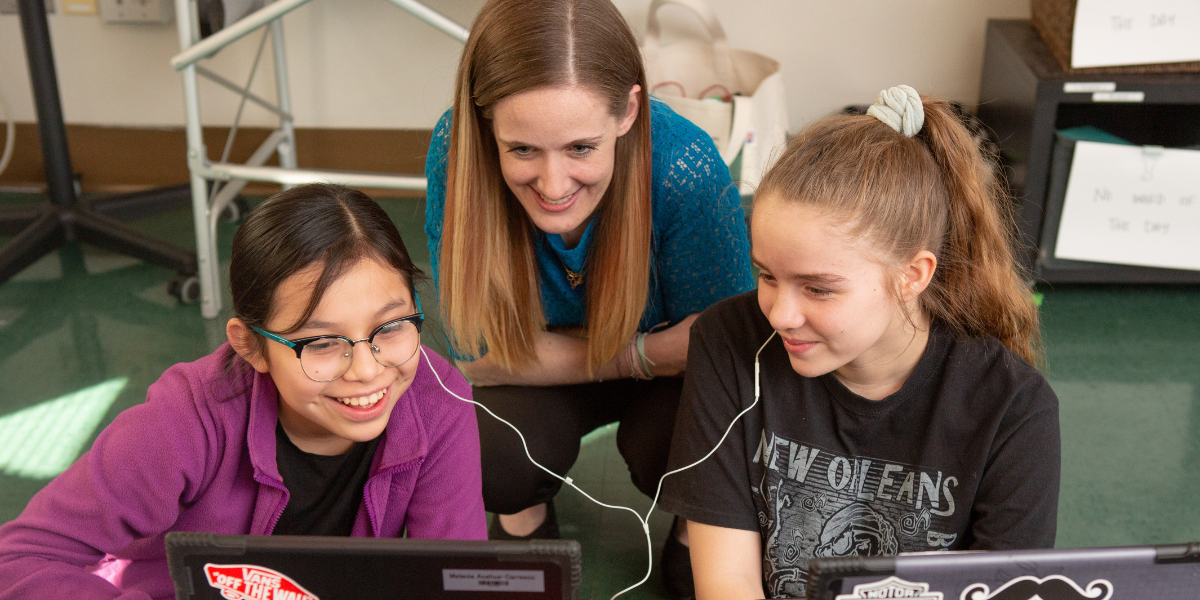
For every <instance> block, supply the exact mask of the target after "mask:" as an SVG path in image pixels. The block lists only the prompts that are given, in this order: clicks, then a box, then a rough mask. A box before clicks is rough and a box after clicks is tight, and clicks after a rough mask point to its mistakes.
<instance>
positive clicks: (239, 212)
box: [221, 196, 250, 223]
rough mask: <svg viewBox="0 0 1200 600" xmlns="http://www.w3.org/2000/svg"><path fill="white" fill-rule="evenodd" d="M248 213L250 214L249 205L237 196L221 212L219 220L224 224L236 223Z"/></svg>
mask: <svg viewBox="0 0 1200 600" xmlns="http://www.w3.org/2000/svg"><path fill="white" fill-rule="evenodd" d="M248 212H250V203H249V202H247V201H246V199H245V198H243V197H241V196H238V197H236V198H234V199H233V202H230V203H229V204H228V205H226V206H225V209H224V210H222V211H221V220H222V221H225V222H226V223H237V222H238V221H241V220H242V217H244V216H245V215H246V213H248Z"/></svg>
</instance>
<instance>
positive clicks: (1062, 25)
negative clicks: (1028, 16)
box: [1032, 0, 1200, 74]
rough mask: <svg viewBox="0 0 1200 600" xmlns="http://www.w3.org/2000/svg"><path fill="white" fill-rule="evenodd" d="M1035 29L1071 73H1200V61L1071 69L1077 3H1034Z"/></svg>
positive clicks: (1043, 0) (1063, 0)
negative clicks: (1072, 38) (1072, 39)
mask: <svg viewBox="0 0 1200 600" xmlns="http://www.w3.org/2000/svg"><path fill="white" fill-rule="evenodd" d="M1032 2H1033V5H1032V8H1033V10H1032V13H1033V26H1034V27H1035V28H1036V29H1037V30H1038V33H1040V34H1041V35H1042V39H1043V40H1045V42H1046V45H1047V46H1049V47H1050V52H1051V53H1052V54H1054V58H1056V59H1058V64H1059V66H1061V67H1062V69H1063V71H1066V72H1067V73H1080V74H1088V73H1097V74H1099V73H1200V62H1184V63H1163V64H1157V65H1130V66H1125V67H1090V68H1087V69H1072V68H1071V35H1072V32H1073V31H1074V30H1075V0H1032Z"/></svg>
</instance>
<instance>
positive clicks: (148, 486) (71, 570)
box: [0, 345, 487, 600]
mask: <svg viewBox="0 0 1200 600" xmlns="http://www.w3.org/2000/svg"><path fill="white" fill-rule="evenodd" d="M428 352H429V359H430V361H432V363H433V368H435V369H437V372H438V374H440V375H441V378H442V381H444V382H445V383H446V386H447V387H449V388H450V389H451V390H454V392H455V393H456V394H458V395H460V396H462V397H464V398H470V397H471V396H469V394H470V393H471V387H470V386H469V385H468V384H467V382H466V381H465V380H464V379H463V377H462V375H460V374H459V373H458V371H456V370H455V369H454V368H453V367H452V366H451V365H450V364H449V363H448V362H446V360H445V359H443V358H442V357H441V356H438V355H437V354H435V353H433V352H432V351H428ZM232 354H233V353H232V350H230V349H229V347H228V345H224V346H222V347H221V348H219V349H217V351H216V352H213V353H212V354H210V355H208V356H206V357H204V358H202V359H200V360H198V361H196V362H192V363H185V364H178V365H175V366H174V367H171V368H170V369H168V370H167V372H166V373H164V374H163V376H162V378H160V379H159V380H158V381H157V382H156V383H155V384H154V385H152V386H150V389H149V391H148V392H147V395H146V396H147V397H146V403H145V404H140V405H138V406H134V407H132V408H130V409H128V410H126V411H124V412H122V413H121V414H120V415H118V416H117V418H116V419H115V420H114V421H113V422H112V424H111V425H109V426H108V428H106V429H105V430H104V431H103V432H102V433H101V434H100V436H99V437H98V438H97V439H96V443H95V445H93V446H92V449H91V450H89V451H88V452H87V453H85V454H84V455H83V456H82V457H80V459H79V460H78V461H76V462H75V464H74V465H72V466H71V468H69V469H67V470H66V471H65V472H63V474H62V475H59V476H58V477H57V478H56V479H55V480H54V481H52V482H50V484H49V485H48V486H46V488H45V489H43V490H42V491H41V492H39V493H38V494H37V495H36V496H34V497H33V499H32V500H30V501H29V505H28V506H27V507H26V508H25V511H24V512H22V513H21V516H19V517H17V519H16V520H14V521H12V522H9V523H7V524H5V525H4V526H3V527H0V598H2V599H8V598H70V599H71V600H90V599H92V598H128V599H137V600H145V599H149V598H155V599H158V598H162V599H167V598H174V590H173V588H172V586H171V579H170V577H169V576H168V575H167V563H166V554H165V550H164V546H163V536H164V535H165V534H166V532H168V531H206V532H213V533H230V534H245V533H249V534H256V535H265V534H269V533H271V530H272V529H273V528H274V527H275V523H276V521H278V519H279V516H280V515H281V514H282V513H283V507H284V505H285V504H287V500H288V492H287V488H285V487H284V485H283V480H282V478H281V477H280V475H279V469H278V468H277V467H276V464H275V422H276V420H277V419H278V414H277V411H278V404H277V402H278V401H277V397H278V396H277V394H276V390H275V384H274V382H272V381H271V378H270V377H269V376H267V375H263V374H259V373H257V372H254V371H253V370H252V369H249V368H248V367H246V368H244V369H240V370H238V371H236V372H238V373H240V374H239V375H230V374H229V370H228V369H227V365H228V364H230V363H229V360H230V357H231V356H232ZM421 358H422V359H421V362H420V365H419V366H418V368H417V373H416V377H415V378H414V379H413V382H412V385H410V386H409V388H408V390H407V391H405V392H404V394H403V395H402V396H401V397H400V399H399V400H398V401H397V402H396V406H395V408H394V409H393V410H392V415H391V417H390V419H389V420H388V424H387V428H386V429H385V430H384V433H383V440H382V441H381V443H380V445H379V448H378V450H376V453H375V459H374V461H373V463H372V465H371V473H370V477H369V479H368V480H367V484H366V486H365V487H364V489H363V503H362V505H361V506H360V507H359V509H358V517H357V519H356V520H355V522H354V530H353V535H354V536H357V537H367V536H374V537H397V536H399V535H401V533H402V532H404V531H407V533H408V536H409V537H413V538H451V539H486V537H487V527H486V523H485V517H484V512H483V496H482V487H481V486H482V484H481V479H480V467H479V433H478V430H477V428H476V423H475V410H474V407H473V406H471V405H470V404H468V403H466V402H463V401H461V400H458V399H456V398H454V397H453V396H451V395H449V394H447V393H446V392H445V390H443V389H442V387H441V386H440V385H438V382H437V380H436V379H435V378H434V375H433V373H432V372H431V370H430V361H427V360H425V359H424V357H421ZM234 360H237V361H240V359H234ZM242 366H245V365H244V364H243V365H242ZM106 555H109V556H108V557H107V558H106ZM102 561H103V565H102V567H98V566H97V565H98V564H100V563H102ZM98 568H99V571H98V572H97V574H93V573H92V572H91V571H97V569H98ZM99 573H103V574H104V577H100V576H98V574H99Z"/></svg>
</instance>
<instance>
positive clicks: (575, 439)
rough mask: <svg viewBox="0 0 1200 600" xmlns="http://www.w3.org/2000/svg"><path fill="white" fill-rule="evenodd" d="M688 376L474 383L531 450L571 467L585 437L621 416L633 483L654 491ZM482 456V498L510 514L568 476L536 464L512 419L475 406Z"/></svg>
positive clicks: (620, 438) (621, 443)
mask: <svg viewBox="0 0 1200 600" xmlns="http://www.w3.org/2000/svg"><path fill="white" fill-rule="evenodd" d="M682 390H683V378H681V377H658V378H655V379H652V380H650V381H637V380H633V379H622V380H617V381H605V382H601V383H585V384H580V385H564V386H551V387H524V386H511V385H505V386H489V387H477V388H475V390H474V391H475V400H476V401H477V402H479V403H481V404H483V405H484V406H487V407H488V408H489V409H491V410H492V412H494V413H496V414H497V415H499V416H500V417H503V418H504V419H506V420H507V421H509V422H510V423H512V424H513V425H516V426H517V428H518V429H520V430H521V433H523V434H524V435H525V441H526V442H527V443H528V444H529V453H530V454H531V455H532V456H533V458H535V459H536V460H537V461H538V462H540V463H542V464H543V465H545V466H546V468H548V469H550V470H551V471H554V472H555V473H558V474H559V475H564V476H565V475H566V474H567V471H568V470H570V469H571V465H574V464H575V459H576V458H578V457H579V439H580V438H581V437H583V436H584V435H586V434H587V433H588V432H590V431H592V430H593V429H596V428H597V427H601V426H603V425H607V424H609V423H612V422H614V421H620V423H621V424H620V426H619V428H618V429H617V449H618V450H620V452H621V456H622V457H624V458H625V464H626V465H628V466H629V473H630V475H632V477H633V485H634V486H636V487H637V489H638V490H639V491H641V492H642V493H643V494H646V495H647V496H653V495H654V491H655V488H656V487H657V486H658V480H659V478H661V477H662V475H663V473H665V472H666V469H667V453H668V452H669V451H670V449H671V433H672V431H674V429H675V413H676V411H677V409H678V408H679V395H680V393H681V392H682ZM476 414H477V415H478V417H479V441H480V445H481V450H482V456H483V504H484V507H486V508H487V510H488V511H490V512H494V513H500V514H502V515H511V514H514V513H518V512H521V511H522V510H525V509H526V508H529V507H531V506H535V505H538V504H541V503H543V502H547V501H549V500H550V499H551V498H553V497H554V495H555V494H557V493H558V490H559V489H560V488H561V487H562V482H561V481H559V480H558V479H555V478H554V477H551V476H550V475H549V474H547V473H546V472H545V471H542V470H541V469H539V468H537V467H535V466H534V465H533V463H531V462H529V459H528V458H527V457H526V456H525V451H524V450H523V449H522V448H521V440H520V438H518V437H517V434H516V433H515V432H513V430H512V429H510V428H509V427H508V426H507V425H505V424H503V423H501V422H499V421H497V420H496V419H493V418H492V417H491V415H489V414H487V413H486V412H484V411H483V410H482V409H479V408H476Z"/></svg>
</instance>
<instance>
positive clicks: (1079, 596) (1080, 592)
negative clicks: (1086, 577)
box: [959, 575, 1113, 600]
mask: <svg viewBox="0 0 1200 600" xmlns="http://www.w3.org/2000/svg"><path fill="white" fill-rule="evenodd" d="M1112 593H1113V586H1112V583H1109V581H1108V580H1106V579H1097V580H1095V581H1093V582H1091V583H1089V584H1088V585H1087V588H1086V589H1084V588H1080V587H1079V585H1078V584H1076V583H1075V582H1074V581H1072V580H1071V579H1069V578H1067V577H1063V576H1062V575H1051V576H1049V577H1045V578H1043V579H1038V578H1037V577H1033V576H1030V575H1025V576H1022V577H1018V578H1016V579H1013V580H1011V581H1009V582H1008V583H1006V584H1004V585H1002V586H1000V588H998V589H997V590H996V591H995V592H992V591H990V589H989V588H988V585H987V584H986V583H975V584H972V585H969V586H967V589H965V590H963V592H962V595H961V596H959V600H1034V599H1035V598H1038V599H1040V600H1108V599H1109V598H1111V597H1112Z"/></svg>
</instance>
